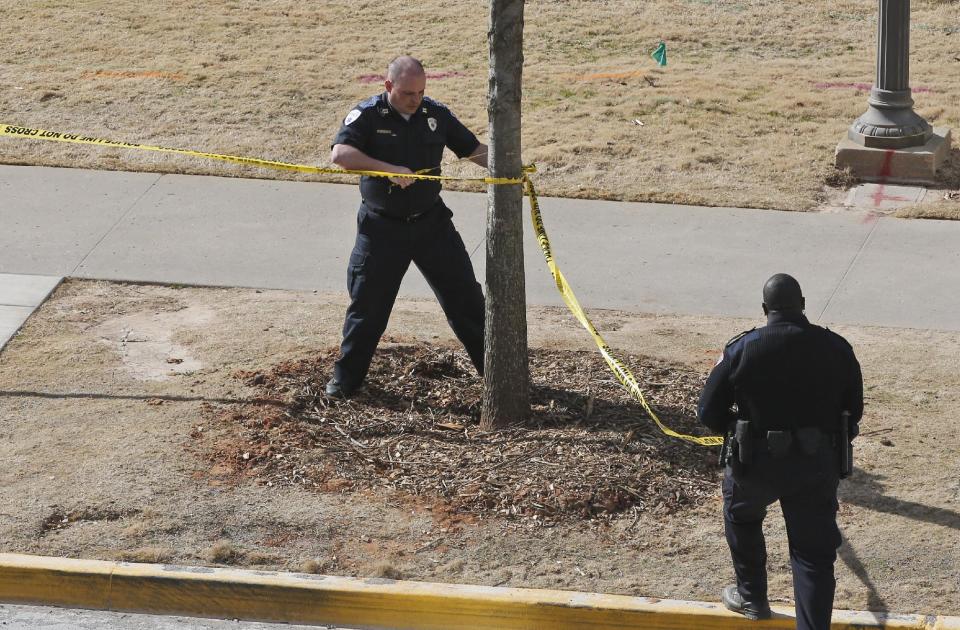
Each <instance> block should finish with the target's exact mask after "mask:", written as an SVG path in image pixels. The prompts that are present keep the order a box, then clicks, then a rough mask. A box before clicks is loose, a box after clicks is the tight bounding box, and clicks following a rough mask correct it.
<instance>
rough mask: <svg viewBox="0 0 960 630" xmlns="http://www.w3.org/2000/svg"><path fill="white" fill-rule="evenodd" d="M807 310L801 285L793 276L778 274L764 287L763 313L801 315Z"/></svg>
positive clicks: (771, 277)
mask: <svg viewBox="0 0 960 630" xmlns="http://www.w3.org/2000/svg"><path fill="white" fill-rule="evenodd" d="M804 308H806V300H804V298H803V293H802V292H801V291H800V283H799V282H797V281H796V279H795V278H794V277H793V276H790V275H787V274H785V273H778V274H774V275H772V276H770V279H769V280H767V282H766V283H765V284H764V285H763V312H764V313H769V312H770V311H788V312H796V313H799V312H801V311H803V309H804Z"/></svg>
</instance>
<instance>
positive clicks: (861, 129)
mask: <svg viewBox="0 0 960 630" xmlns="http://www.w3.org/2000/svg"><path fill="white" fill-rule="evenodd" d="M878 4H879V9H880V13H879V17H878V21H877V79H876V83H875V84H874V86H873V88H872V89H871V90H870V97H869V98H868V99H867V111H866V112H864V113H863V115H861V116H860V117H859V118H858V119H857V120H856V121H855V122H854V123H853V124H852V125H850V127H849V129H848V130H847V137H846V138H845V140H844V141H841V143H840V144H839V145H838V146H837V166H838V167H840V168H851V169H852V171H853V172H854V174H856V175H858V176H860V177H863V178H865V179H882V180H886V181H897V180H902V181H911V180H912V181H932V180H933V179H934V177H935V172H936V169H937V168H938V167H939V165H940V164H941V163H942V162H943V160H944V159H945V157H946V154H947V152H948V151H949V147H950V131H949V129H946V128H937V129H933V128H931V126H930V123H928V122H927V121H926V120H924V119H923V118H922V117H921V116H919V115H918V114H917V113H916V112H915V111H913V98H912V97H911V95H910V0H879V1H878Z"/></svg>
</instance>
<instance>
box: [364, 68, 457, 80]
mask: <svg viewBox="0 0 960 630" xmlns="http://www.w3.org/2000/svg"><path fill="white" fill-rule="evenodd" d="M465 76H467V75H466V73H463V72H458V71H457V70H452V71H450V72H428V73H427V78H428V79H452V78H454V77H465ZM386 78H387V77H385V76H383V75H382V74H361V75H360V76H359V77H357V80H358V81H360V83H382V82H383V81H385V80H386Z"/></svg>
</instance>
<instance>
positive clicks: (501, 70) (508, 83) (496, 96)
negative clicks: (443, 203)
mask: <svg viewBox="0 0 960 630" xmlns="http://www.w3.org/2000/svg"><path fill="white" fill-rule="evenodd" d="M523 5H524V0H491V1H490V30H489V33H488V38H489V43H490V87H489V94H488V101H487V113H488V117H489V121H490V127H489V128H490V142H489V154H488V156H487V161H488V165H489V168H490V174H491V175H492V176H493V177H511V178H512V177H520V176H521V171H522V166H523V164H522V161H521V157H520V95H521V83H522V70H523ZM486 284H487V287H486V289H487V306H486V309H487V310H486V330H485V333H484V335H485V336H484V340H485V355H484V390H483V408H482V411H481V422H480V426H481V428H483V429H485V430H491V429H495V428H498V427H503V426H506V425H508V424H511V423H513V422H517V421H519V420H523V419H524V418H526V417H527V416H528V415H529V413H530V384H529V383H530V373H529V367H528V365H527V311H526V287H525V284H524V275H523V187H522V186H521V185H520V184H508V185H490V186H489V187H488V190H487V283H486Z"/></svg>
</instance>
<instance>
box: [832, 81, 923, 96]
mask: <svg viewBox="0 0 960 630" xmlns="http://www.w3.org/2000/svg"><path fill="white" fill-rule="evenodd" d="M813 87H815V88H817V89H819V90H835V89H847V90H860V91H861V92H869V91H870V90H871V89H872V88H873V84H871V83H831V82H827V83H814V84H813ZM910 90H911V91H912V92H916V93H917V94H929V93H932V92H934V91H935V90H934V89H933V88H928V87H925V86H923V85H919V86H917V87H913V88H910Z"/></svg>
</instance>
